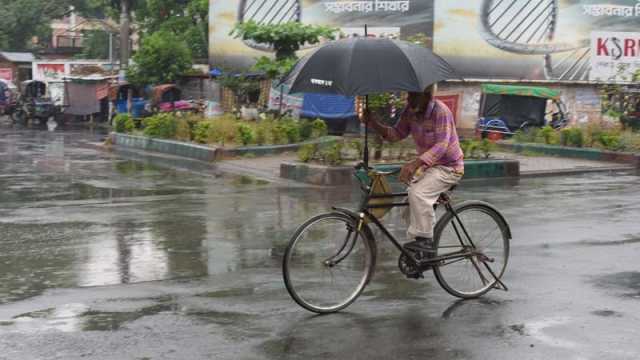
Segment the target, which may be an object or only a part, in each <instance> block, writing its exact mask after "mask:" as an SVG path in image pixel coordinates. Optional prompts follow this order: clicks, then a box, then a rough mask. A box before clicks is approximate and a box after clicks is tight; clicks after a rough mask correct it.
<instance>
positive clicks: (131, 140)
mask: <svg viewBox="0 0 640 360" xmlns="http://www.w3.org/2000/svg"><path fill="white" fill-rule="evenodd" d="M109 137H110V138H111V142H112V143H113V145H114V146H115V147H123V148H132V149H138V150H144V151H149V152H157V153H162V154H167V155H173V156H181V157H184V158H189V159H195V160H200V161H208V162H214V161H220V160H223V159H226V158H233V157H241V156H245V155H248V154H252V155H254V156H268V155H278V154H282V153H286V152H295V151H298V149H299V148H300V147H301V146H303V145H307V144H320V145H330V144H333V143H334V142H336V141H337V140H338V137H335V136H326V137H323V138H320V139H317V140H313V141H306V142H302V143H297V144H287V145H268V146H247V147H239V148H234V149H225V148H223V147H210V146H206V145H198V144H193V143H186V142H182V141H175V140H165V139H155V138H149V137H146V136H137V135H129V134H121V133H115V132H112V133H111V134H109Z"/></svg>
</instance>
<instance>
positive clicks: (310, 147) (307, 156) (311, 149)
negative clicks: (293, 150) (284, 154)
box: [298, 144, 318, 163]
mask: <svg viewBox="0 0 640 360" xmlns="http://www.w3.org/2000/svg"><path fill="white" fill-rule="evenodd" d="M317 154H318V144H305V145H302V146H301V147H300V149H299V150H298V159H299V160H300V161H302V162H305V163H308V162H310V161H311V160H313V159H315V157H316V155H317Z"/></svg>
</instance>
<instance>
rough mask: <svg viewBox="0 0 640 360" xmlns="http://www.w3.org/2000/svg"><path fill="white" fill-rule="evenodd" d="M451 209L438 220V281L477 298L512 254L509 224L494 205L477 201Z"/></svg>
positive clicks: (493, 282) (452, 290)
mask: <svg viewBox="0 0 640 360" xmlns="http://www.w3.org/2000/svg"><path fill="white" fill-rule="evenodd" d="M455 212H456V214H457V217H456V216H454V214H453V213H451V212H447V213H446V214H445V215H444V216H443V218H442V219H441V220H440V222H439V223H438V224H437V226H436V229H435V232H434V244H435V246H436V248H437V256H438V257H444V258H445V260H442V261H441V262H440V264H438V265H437V266H436V267H434V274H435V276H436V279H437V280H438V283H440V285H441V286H442V288H443V289H445V290H446V291H447V292H448V293H450V294H451V295H453V296H457V297H460V298H463V299H472V298H477V297H479V296H481V295H483V294H484V293H486V292H487V291H489V290H491V289H492V288H493V287H495V286H496V285H497V283H498V281H499V279H500V278H501V277H502V275H503V274H504V271H505V269H506V267H507V260H508V258H509V239H510V237H511V234H510V230H509V226H508V225H507V223H506V222H505V220H504V218H503V217H502V216H501V215H500V214H499V213H498V212H497V211H496V210H495V209H494V208H493V207H491V206H490V205H488V204H486V203H483V202H479V201H475V202H468V203H463V204H461V205H460V206H458V207H456V209H455Z"/></svg>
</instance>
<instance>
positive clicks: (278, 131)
mask: <svg viewBox="0 0 640 360" xmlns="http://www.w3.org/2000/svg"><path fill="white" fill-rule="evenodd" d="M271 141H272V142H273V143H274V144H277V145H282V144H286V143H288V136H287V126H286V125H285V124H284V122H282V121H278V122H277V123H276V124H275V125H274V126H273V127H272V128H271Z"/></svg>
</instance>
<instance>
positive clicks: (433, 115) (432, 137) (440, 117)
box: [385, 100, 464, 174]
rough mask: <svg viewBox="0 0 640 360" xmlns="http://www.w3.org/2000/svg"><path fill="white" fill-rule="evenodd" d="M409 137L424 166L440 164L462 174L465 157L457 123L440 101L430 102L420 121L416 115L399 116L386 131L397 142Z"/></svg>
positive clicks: (405, 113)
mask: <svg viewBox="0 0 640 360" xmlns="http://www.w3.org/2000/svg"><path fill="white" fill-rule="evenodd" d="M409 134H411V135H412V136H413V140H414V141H415V143H416V147H417V150H418V154H420V160H422V162H423V163H424V164H425V165H426V166H427V167H432V166H436V165H442V166H447V167H450V168H452V169H453V170H454V171H455V172H457V173H460V174H462V173H464V155H463V154H462V149H461V148H460V142H459V141H458V133H457V132H456V124H455V122H454V120H453V114H451V110H449V108H448V107H447V106H446V105H445V104H443V103H442V102H441V101H438V100H435V101H431V102H430V103H429V105H428V106H427V111H425V113H424V117H423V119H422V120H421V121H416V119H415V116H412V115H408V114H407V111H406V109H405V112H404V113H403V114H402V117H401V118H400V121H398V123H397V124H396V125H395V126H394V127H388V128H387V134H386V136H385V137H386V138H387V139H388V140H390V141H400V140H402V139H405V138H406V137H407V136H409Z"/></svg>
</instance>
